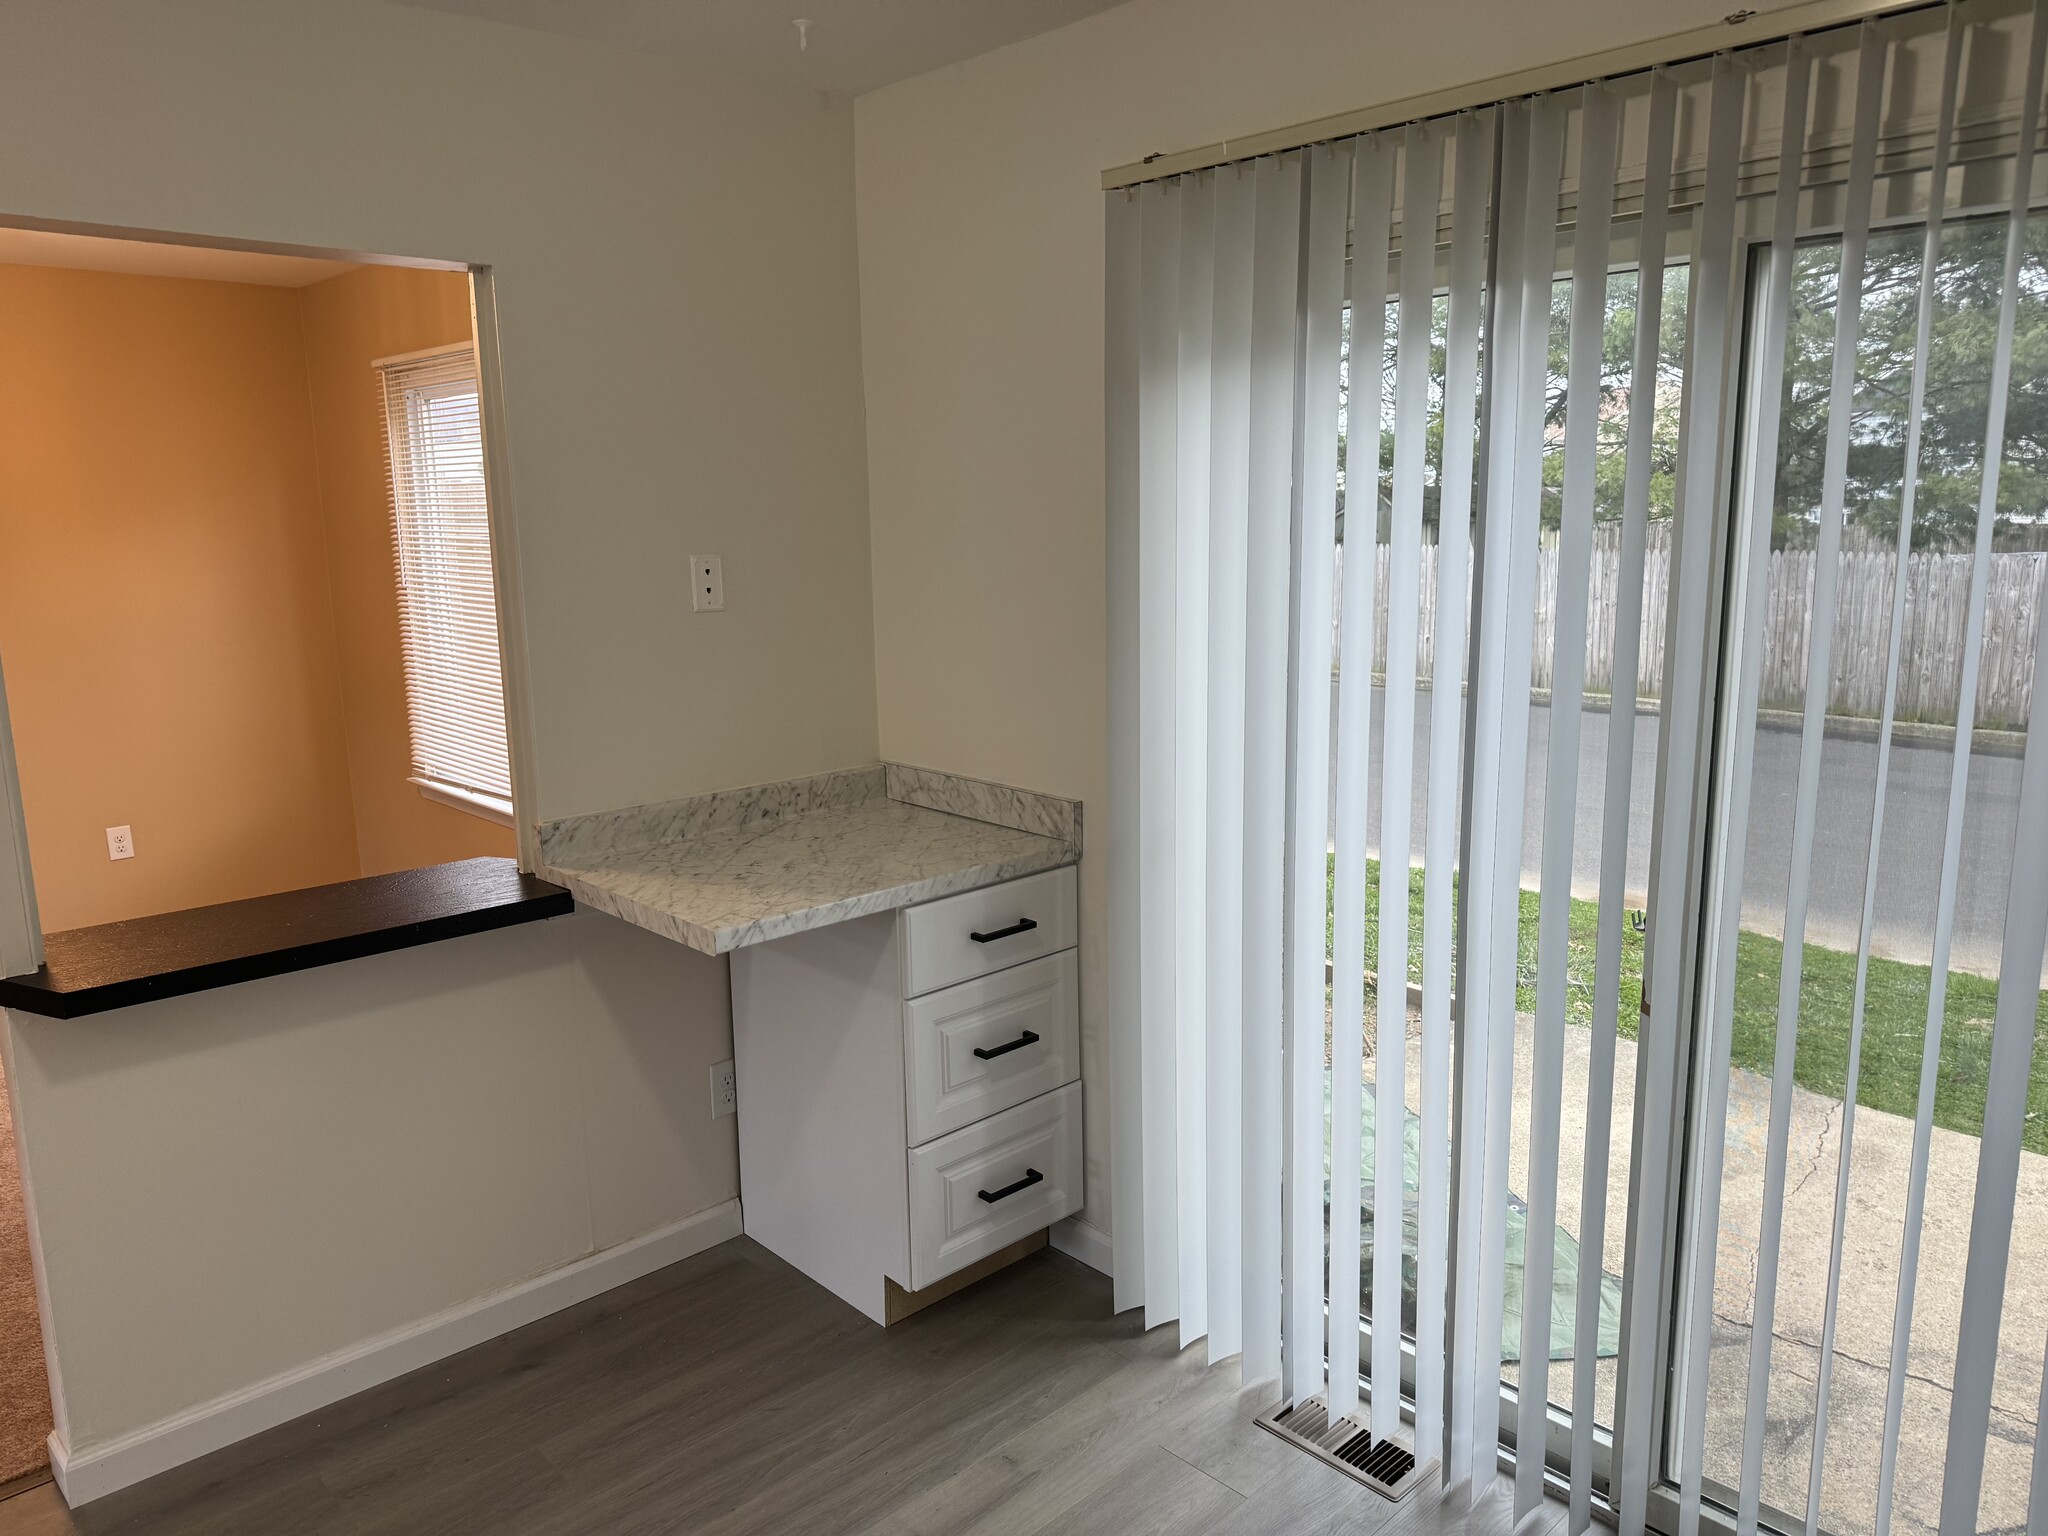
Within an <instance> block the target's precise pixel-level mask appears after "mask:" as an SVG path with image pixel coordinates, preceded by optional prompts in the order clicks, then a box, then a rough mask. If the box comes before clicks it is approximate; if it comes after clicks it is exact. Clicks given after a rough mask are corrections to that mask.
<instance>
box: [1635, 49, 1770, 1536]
mask: <svg viewBox="0 0 2048 1536" xmlns="http://www.w3.org/2000/svg"><path fill="white" fill-rule="evenodd" d="M1712 70H1713V73H1712V79H1711V84H1710V86H1709V91H1708V107H1707V129H1706V131H1707V165H1706V185H1705V191H1704V195H1703V200H1702V202H1701V204H1700V206H1699V209H1698V211H1697V213H1696V215H1695V218H1694V227H1693V234H1692V240H1693V249H1694V257H1693V270H1692V275H1691V277H1690V278H1689V280H1688V283H1687V292H1688V299H1689V305H1688V309H1689V314H1688V324H1687V326H1686V358H1685V385H1684V397H1683V401H1682V405H1681V413H1682V414H1681V425H1680V429H1679V431H1680V439H1679V463H1678V467H1677V471H1676V473H1675V475H1674V480H1675V482H1676V486H1677V489H1678V501H1677V505H1676V506H1675V508H1674V512H1673V515H1674V521H1675V524H1676V526H1675V529H1674V538H1673V543H1674V546H1675V554H1676V560H1675V569H1674V571H1673V573H1672V579H1671V585H1670V589H1669V594H1668V599H1667V602H1668V608H1667V614H1666V620H1665V624H1666V631H1665V632H1666V634H1667V636H1668V637H1669V638H1668V640H1667V655H1668V666H1667V669H1666V673H1665V676H1666V678H1667V680H1668V681H1667V685H1666V688H1665V693H1666V698H1665V699H1664V701H1663V706H1664V710H1665V711H1666V712H1665V713H1664V714H1663V716H1662V718H1663V723H1664V748H1663V751H1662V753H1661V754H1660V756H1659V764H1658V768H1659V773H1658V786H1657V799H1656V808H1655V815H1656V818H1657V822H1658V826H1657V835H1656V839H1655V841H1654V842H1653V844H1652V848H1651V854H1652V857H1651V863H1652V869H1651V877H1650V879H1651V902H1650V908H1649V932H1648V933H1647V934H1646V935H1645V937H1644V945H1643V948H1644V966H1643V987H1644V989H1645V993H1646V1002H1647V1010H1646V1015H1645V1018H1644V1020H1643V1037H1642V1040H1641V1048H1640V1049H1639V1051H1638V1053H1637V1088H1636V1104H1637V1114H1636V1134H1635V1138H1634V1146H1633V1149H1632V1159H1631V1161H1632V1166H1633V1167H1634V1168H1635V1170H1636V1180H1635V1184H1636V1187H1635V1189H1634V1190H1633V1192H1632V1196H1633V1197H1632V1199H1631V1200H1630V1204H1629V1242H1630V1246H1631V1248H1632V1249H1634V1248H1637V1247H1638V1246H1639V1245H1641V1244H1644V1243H1655V1244H1656V1245H1657V1247H1656V1248H1655V1249H1654V1250H1652V1251H1654V1252H1657V1253H1659V1254H1662V1253H1663V1252H1664V1246H1663V1245H1664V1243H1665V1238H1664V1236H1663V1234H1664V1233H1665V1232H1666V1230H1667V1225H1668V1211H1669V1202H1670V1199H1671V1194H1672V1191H1671V1187H1670V1185H1671V1174H1672V1165H1671V1151H1672V1147H1671V1144H1670V1139H1669V1130H1670V1126H1671V1123H1672V1114H1673V1111H1674V1109H1675V1107H1676V1104H1677V1093H1678V1086H1679V1074H1680V1072H1681V1070H1682V1064H1681V1062H1680V1059H1679V1048H1678V1046H1679V1037H1680V1031H1681V1029H1682V1027H1683V1019H1682V1017H1681V1009H1680V1005H1681V993H1680V982H1681V979H1682V975H1683V971H1684V947H1685V929H1686V923H1685V914H1686V910H1687V905H1688V895H1689V892H1688V885H1689V883H1690V882H1689V878H1688V873H1687V863H1688V861H1687V859H1686V857H1685V849H1686V848H1687V847H1688V846H1689V845H1690V843H1691V841H1692V831H1693V822H1694V816H1693V806H1694V797H1695V794H1696V792H1697V788H1698V786H1697V784H1696V782H1695V775H1696V770H1697V766H1698V764H1697V758H1698V753H1699V749H1700V744H1701V740H1702V737H1703V735H1704V734H1705V732H1704V730H1703V725H1704V722H1703V720H1702V714H1703V711H1704V708H1705V703H1706V700H1705V693H1706V683H1705V678H1704V676H1703V668H1704V665H1705V658H1706V649H1707V637H1708V625H1709V622H1710V617H1711V601H1710V599H1711V595H1712V590H1713V572H1712V569H1711V565H1712V560H1711V556H1712V551H1713V531H1714V523H1715V518H1716V516H1717V508H1718V506H1719V504H1720V497H1719V491H1720V475H1719V452H1720V445H1721V440H1722V424H1721V419H1722V415H1723V410H1724V406H1725V400H1724V394H1725V391H1726V387H1727V368H1728V363H1729V353H1730V338H1729V335H1728V322H1729V308H1730V298H1731V294H1730V288H1731V285H1732V282H1733V277H1734V265H1735V253H1734V245H1735V180H1736V171H1737V162H1738V160H1739V157H1740V152H1741V142H1742V117H1743V106H1744V98H1745V95H1746V87H1747V84H1748V81H1747V77H1746V72H1744V71H1743V70H1741V69H1740V67H1739V66H1738V65H1737V63H1736V61H1735V59H1734V58H1733V57H1732V56H1730V55H1727V54H1721V55H1718V56H1717V57H1716V58H1715V60H1714V63H1713V66H1712ZM1675 1268H1676V1266H1675V1265H1673V1266H1672V1269H1673V1270H1675ZM1668 1273H1669V1272H1668V1271H1667V1270H1666V1268H1665V1266H1664V1265H1663V1264H1662V1263H1657V1264H1647V1263H1637V1264H1635V1265H1633V1266H1632V1273H1631V1274H1630V1276H1629V1284H1628V1288H1627V1292H1626V1296H1627V1306H1628V1317H1627V1322H1626V1339H1625V1343H1624V1346H1623V1347H1624V1350H1625V1358H1624V1368H1623V1371H1622V1381H1623V1383H1624V1397H1623V1406H1622V1409H1621V1423H1619V1424H1618V1425H1617V1426H1616V1428H1617V1430H1618V1431H1619V1432H1620V1451H1621V1460H1622V1477H1621V1511H1620V1529H1621V1532H1622V1536H1641V1533H1642V1531H1643V1529H1644V1525H1645V1522H1646V1519H1647V1516H1648V1500H1649V1491H1650V1480H1651V1474H1652V1464H1651V1450H1652V1447H1653V1445H1654V1443H1655V1441H1656V1437H1657V1434H1658V1426H1657V1425H1656V1423H1655V1422H1654V1416H1653V1412H1652V1409H1653V1404H1654V1403H1655V1401H1656V1389H1657V1375H1658V1373H1657V1371H1656V1369H1655V1367H1654V1364H1653V1362H1654V1361H1655V1360H1656V1359H1657V1353H1658V1350H1657V1339H1658V1336H1659V1334H1660V1332H1661V1328H1660V1324H1661V1323H1662V1322H1663V1320H1664V1319H1665V1317H1666V1312H1665V1302H1666V1289H1665V1286H1666V1279H1667V1275H1668ZM1690 1348H1691V1340H1690V1339H1689V1338H1688V1339H1687V1340H1686V1342H1685V1345H1684V1346H1683V1350H1684V1352H1685V1355H1684V1357H1685V1358H1690V1353H1689V1352H1690ZM1683 1381H1684V1385H1685V1386H1687V1387H1688V1388H1690V1387H1691V1385H1692V1382H1691V1380H1690V1378H1683ZM1700 1385H1701V1386H1702V1388H1703V1386H1704V1383H1703V1382H1702V1383H1701V1384H1700ZM1688 1406H1689V1405H1688ZM1692 1465H1694V1466H1696V1465H1697V1459H1696V1458H1695V1459H1694V1462H1693V1463H1692ZM1688 1495H1689V1497H1688ZM1680 1521H1681V1528H1682V1536H1698V1530H1699V1508H1698V1488H1697V1481H1696V1477H1695V1481H1694V1483H1693V1484H1692V1486H1691V1487H1690V1488H1686V1487H1684V1486H1682V1487H1681V1497H1680ZM1688 1522H1689V1523H1688Z"/></svg>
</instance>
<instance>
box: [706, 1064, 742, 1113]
mask: <svg viewBox="0 0 2048 1536" xmlns="http://www.w3.org/2000/svg"><path fill="white" fill-rule="evenodd" d="M739 1107H740V1096H739V1088H738V1085H737V1083H736V1082H735V1081H734V1079H733V1064H732V1063H731V1062H729V1061H721V1062H720V1063H719V1064H718V1065H717V1066H715V1067H713V1068H712V1069H711V1118H712V1119H714V1120H723V1119H724V1118H725V1117H726V1116H727V1115H733V1114H738V1113H739Z"/></svg>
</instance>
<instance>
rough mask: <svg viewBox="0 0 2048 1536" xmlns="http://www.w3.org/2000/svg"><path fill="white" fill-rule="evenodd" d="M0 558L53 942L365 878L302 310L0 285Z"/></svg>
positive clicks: (228, 286)
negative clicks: (113, 846) (98, 927)
mask: <svg viewBox="0 0 2048 1536" xmlns="http://www.w3.org/2000/svg"><path fill="white" fill-rule="evenodd" d="M0 550H4V552H5V554H4V559H0V659H4V662H5V666H6V672H7V688H8V695H9V704H10V706H11V708H12V711H13V722H14V736H15V747H16V751H17V753H18V754H19V759H20V763H21V778H22V797H23V800H24V802H25V805H26V811H27V818H28V834H29V848H30V853H31V856H32V858H33V859H34V863H35V876H36V890H37V895H38V897H39V898H40V901H41V905H42V918H43V927H44V929H45V930H46V931H56V930H59V929H63V928H72V927H78V926H82V925H84V924H88V923H102V922H110V921H113V920H115V919H117V918H122V917H131V916H136V915H138V914H142V913H149V912H161V911H168V910H175V909H177V908H181V907H189V906H197V905H203V904H205V903H209V902H216V901H229V900H233V899H235V898H237V897H241V896H251V895H258V894H262V893H265V892H269V891H278V890H289V889H291V888H293V887H295V886H305V885H315V884H319V883H321V882H324V881H330V880H345V879H349V878H351V877H353V876H354V875H355V874H356V873H357V872H358V867H359V866H358V859H357V853H356V830H355V817H354V810H353V806H352V804H351V799H350V794H349V778H348V760H347V754H346V750H345V745H344V739H343V738H344V729H343V723H342V713H341V709H340V696H341V686H340V678H339V667H338V664H337V658H336V647H335V641H334V625H333V622H332V620H331V618H330V616H329V612H328V597H327V552H326V541H325V536H324V529H323V525H322V518H321V497H320V487H319V482H318V477H317V472H316V464H315V458H314V446H313V427H312V420H311V416H310V413H309V412H308V410H307V407H306V371H305V352H304V345H303V341H302V339H301V331H300V315H299V294H298V293H297V292H296V291H294V290H292V289H288V288H263V287H255V286H250V285H244V284H237V283H213V282H195V281H190V280H186V279H178V278H158V277H134V276H127V275H120V274H112V273H100V272H72V271H58V270H54V269H49V268H40V267H0ZM121 823H128V824H130V825H132V826H133V827H134V829H135V848H136V856H135V857H134V858H133V859H129V860H125V861H123V862H120V863H114V862H112V861H110V860H109V859H108V858H107V854H106V841H105V834H104V829H105V828H106V827H108V826H110V825H118V824H121Z"/></svg>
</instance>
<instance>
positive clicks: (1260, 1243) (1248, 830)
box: [1242, 154, 1304, 1381]
mask: <svg viewBox="0 0 2048 1536" xmlns="http://www.w3.org/2000/svg"><path fill="white" fill-rule="evenodd" d="M1303 170H1304V157H1303V156H1301V155H1299V154H1295V155H1284V156H1276V157H1274V158H1271V159H1267V160H1261V161H1260V162H1259V163H1258V172H1257V175H1258V192H1257V196H1258V207H1257V214H1256V223H1257V228H1256V231H1255V233H1254V237H1253V239H1254V244H1253V252H1252V407H1251V409H1252V433H1251V454H1250V466H1251V467H1250V477H1251V514H1250V525H1249V526H1250V531H1249V537H1250V544H1249V556H1248V558H1247V560H1246V562H1245V570H1246V582H1247V585H1246V598H1245V636H1246V639H1245V776H1244V806H1245V809H1244V847H1245V852H1244V863H1245V877H1244V931H1245V938H1244V1086H1245V1102H1244V1144H1245V1151H1244V1202H1243V1203H1244V1362H1243V1367H1242V1369H1243V1373H1244V1379H1245V1380H1246V1381H1264V1380H1267V1379H1269V1378H1271V1377H1274V1376H1278V1375H1279V1374H1280V1366H1281V1347H1280V1307H1281V1261H1280V1253H1281V1242H1282V1238H1281V1231H1282V1223H1281V1219H1280V1190H1281V1145H1282V1134H1283V1133H1282V1098H1283V1093H1282V1084H1281V1002H1282V994H1283V991H1284V986H1285V976H1284V959H1283V951H1284V943H1283V933H1284V925H1283V921H1282V911H1283V907H1284V905H1285V902H1286V888H1287V881H1286V864H1285V858H1284V853H1283V849H1284V847H1285V844H1286V839H1287V821H1286V807H1287V713H1288V711H1287V644H1288V640H1287V637H1288V607H1287V600H1288V564H1289V555H1288V550H1289V546H1290V542H1291V539H1292V536H1293V509H1292V505H1291V497H1292V488H1293V484H1294V454H1295V427H1294V422H1295V381H1296V379H1297V378H1298V377H1299V368H1300V362H1299V352H1298V340H1297V324H1298V312H1299V298H1300V286H1301V198H1302V173H1303Z"/></svg>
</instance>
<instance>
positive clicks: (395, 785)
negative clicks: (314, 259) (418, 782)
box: [299, 267, 516, 875]
mask: <svg viewBox="0 0 2048 1536" xmlns="http://www.w3.org/2000/svg"><path fill="white" fill-rule="evenodd" d="M299 297H300V300H301V304H302V306H303V310H302V312H303V314H304V318H305V337H306V378H307V383H308V385H309V394H310V398H311V401H312V409H313V427H314V435H315V438H316V440H317V442H318V444H319V458H320V490H321V498H322V501H323V502H324V504H325V509H326V520H327V558H328V577H329V582H330V586H331V589H332V592H333V600H334V629H335V640H336V646H337V651H338V654H339V657H340V667H341V692H342V699H343V703H344V707H345V709H346V712H347V720H348V760H349V777H350V782H351V783H352V784H353V786H354V793H355V819H356V839H357V848H358V851H359V854H360V858H361V861H362V872H363V873H364V874H366V875H375V874H382V873H384V872H386V871H388V870H394V869H412V868H417V867H418V866H419V865H422V864H442V863H446V862H448V861H449V860H451V859H466V858H470V857H472V856H473V855H476V854H482V853H496V854H503V855H505V856H507V857H510V856H511V855H512V854H513V853H514V852H515V851H516V849H515V845H514V839H513V836H512V831H511V829H510V828H509V827H499V826H494V825H493V824H492V823H490V822H487V821H484V820H482V819H480V818H478V817H476V816H472V815H470V814H469V813H468V812H467V811H458V810H455V809H454V808H452V807H450V806H446V805H442V804H439V803H438V802H436V801H432V800H427V799H425V798H423V797H422V796H421V794H420V792H419V790H418V789H416V788H415V787H414V786H412V785H411V784H408V783H407V782H406V774H407V773H408V772H409V771H410V768H411V745H410V741H409V739H408V734H407V727H406V714H405V678H404V671H403V667H402V662H401V657H400V654H399V646H398V633H399V631H398V589H397V586H396V583H395V580H394V577H393V573H392V564H391V501H390V492H389V488H388V486H387V485H386V482H385V468H384V457H385V455H384V436H383V433H384V428H383V420H382V416H381V414H380V411H379V407H378V402H377V390H376V381H375V378H374V376H373V374H372V373H371V369H370V364H371V363H372V362H373V361H375V360H376V359H377V358H380V357H394V356H397V355H398V354H400V353H404V352H419V351H424V350H425V349H426V348H428V347H439V346H447V345H450V344H452V343H455V342H461V341H467V340H468V339H469V337H470V314H469V279H468V278H467V277H466V276H465V275H463V274H462V273H459V272H422V271H418V270H415V269H412V268H408V267H361V268H358V269H357V270H356V271H354V272H348V273H344V274H343V275H341V276H340V277H332V278H329V279H327V280H326V281H325V282H321V283H314V284H312V285H311V286H310V287H307V288H302V289H300V290H299Z"/></svg>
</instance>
